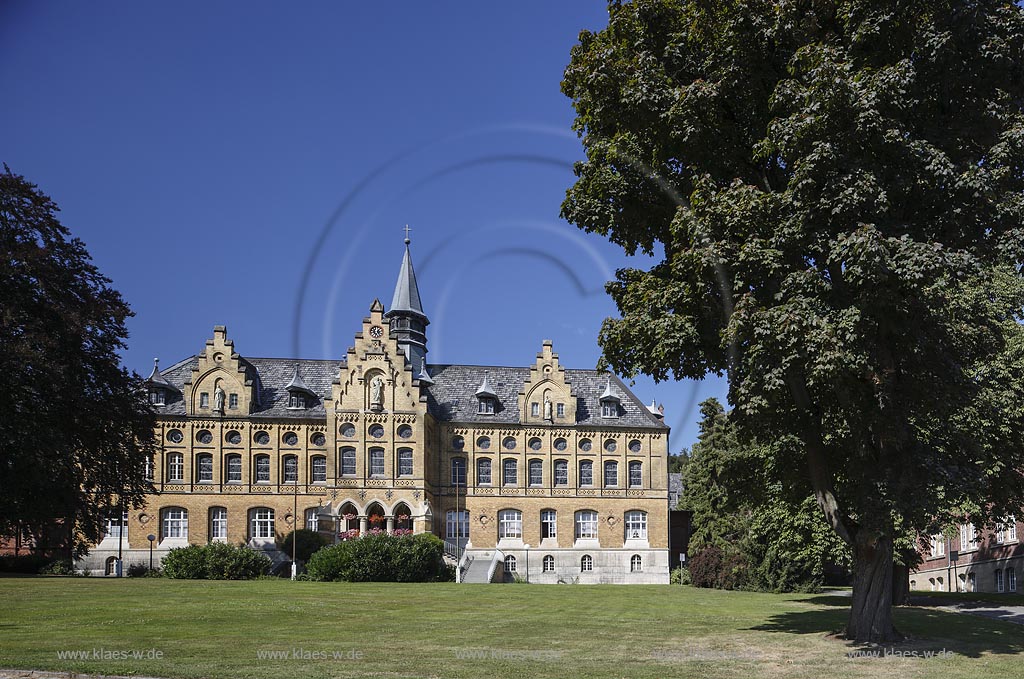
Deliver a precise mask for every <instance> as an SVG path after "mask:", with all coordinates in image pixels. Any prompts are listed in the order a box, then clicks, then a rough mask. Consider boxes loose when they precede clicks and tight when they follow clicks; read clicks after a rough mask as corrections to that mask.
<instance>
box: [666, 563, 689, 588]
mask: <svg viewBox="0 0 1024 679" xmlns="http://www.w3.org/2000/svg"><path fill="white" fill-rule="evenodd" d="M668 582H669V584H670V585H692V584H693V577H692V576H691V575H690V569H689V568H688V567H686V566H680V567H679V568H673V569H672V572H671V573H669V576H668Z"/></svg>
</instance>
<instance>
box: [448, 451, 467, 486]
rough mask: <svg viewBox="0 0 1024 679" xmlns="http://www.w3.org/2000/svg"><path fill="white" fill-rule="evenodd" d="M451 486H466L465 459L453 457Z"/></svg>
mask: <svg viewBox="0 0 1024 679" xmlns="http://www.w3.org/2000/svg"><path fill="white" fill-rule="evenodd" d="M451 479H452V485H453V486H464V485H466V458H464V457H453V458H452V476H451Z"/></svg>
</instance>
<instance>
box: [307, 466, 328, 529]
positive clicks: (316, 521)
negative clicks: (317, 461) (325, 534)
mask: <svg viewBox="0 0 1024 679" xmlns="http://www.w3.org/2000/svg"><path fill="white" fill-rule="evenodd" d="M325 462H326V460H325ZM306 530H312V531H317V530H320V515H319V514H317V510H316V509H307V510H306Z"/></svg>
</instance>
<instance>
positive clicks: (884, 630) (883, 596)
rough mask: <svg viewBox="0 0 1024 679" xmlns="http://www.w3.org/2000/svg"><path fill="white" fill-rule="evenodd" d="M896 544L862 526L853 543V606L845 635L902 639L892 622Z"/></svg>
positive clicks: (877, 640)
mask: <svg viewBox="0 0 1024 679" xmlns="http://www.w3.org/2000/svg"><path fill="white" fill-rule="evenodd" d="M892 556H893V544H892V537H891V536H890V535H888V534H879V533H874V532H873V531H869V530H867V529H864V528H861V529H860V530H858V531H857V534H856V536H855V538H854V544H853V605H852V606H851V608H850V619H849V621H848V622H847V624H846V638H847V639H850V640H852V641H856V642H858V643H883V642H888V641H896V640H897V639H899V638H900V636H899V634H898V633H897V632H896V628H895V627H893V624H892V596H893V590H892V580H893V558H892Z"/></svg>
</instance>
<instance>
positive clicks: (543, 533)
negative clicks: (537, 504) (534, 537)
mask: <svg viewBox="0 0 1024 679" xmlns="http://www.w3.org/2000/svg"><path fill="white" fill-rule="evenodd" d="M557 517H558V514H557V513H556V512H555V510H554V509H545V510H544V511H542V512H541V513H540V537H541V539H546V538H557V537H558V521H557Z"/></svg>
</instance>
